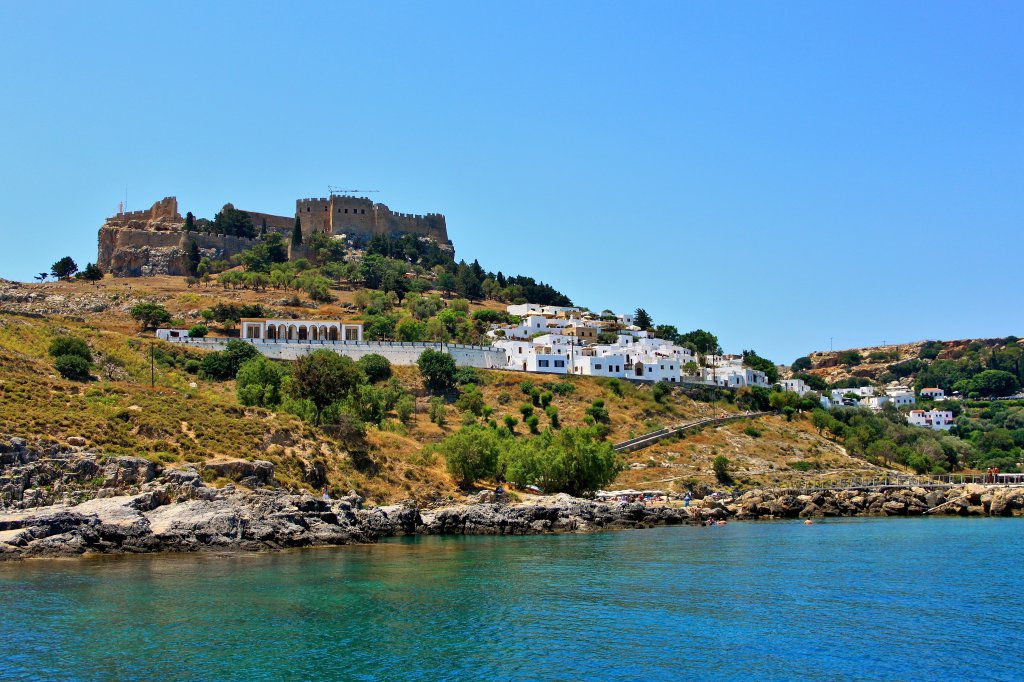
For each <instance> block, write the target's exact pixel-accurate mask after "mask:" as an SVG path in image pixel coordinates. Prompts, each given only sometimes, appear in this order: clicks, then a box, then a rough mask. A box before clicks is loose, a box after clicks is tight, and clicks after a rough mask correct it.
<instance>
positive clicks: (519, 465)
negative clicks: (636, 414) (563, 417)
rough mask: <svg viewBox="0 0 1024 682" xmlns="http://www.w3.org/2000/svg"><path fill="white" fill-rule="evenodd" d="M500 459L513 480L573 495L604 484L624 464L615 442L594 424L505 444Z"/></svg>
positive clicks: (506, 472) (506, 473)
mask: <svg viewBox="0 0 1024 682" xmlns="http://www.w3.org/2000/svg"><path fill="white" fill-rule="evenodd" d="M500 462H501V464H502V465H503V467H504V469H505V476H506V478H507V479H508V480H510V481H515V482H516V483H517V484H519V485H526V484H530V485H537V486H540V487H541V488H542V489H544V490H545V491H547V492H565V493H569V494H570V495H582V494H584V493H587V492H592V491H594V490H598V489H600V488H602V487H604V486H605V485H607V484H608V483H610V482H612V481H613V480H615V477H616V476H617V475H618V474H619V472H621V471H622V469H623V466H624V465H623V461H622V459H621V458H620V457H619V456H618V455H617V454H616V452H615V449H614V448H613V447H612V445H611V444H610V443H607V442H604V441H602V440H601V438H600V436H599V434H598V433H597V431H596V429H593V428H581V429H562V430H561V431H557V432H556V431H550V430H548V431H545V432H544V433H542V434H540V435H539V436H537V437H535V438H529V439H523V440H516V441H514V442H511V443H507V444H502V448H501V455H500Z"/></svg>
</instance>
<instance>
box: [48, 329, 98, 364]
mask: <svg viewBox="0 0 1024 682" xmlns="http://www.w3.org/2000/svg"><path fill="white" fill-rule="evenodd" d="M49 352H50V355H51V356H53V357H55V358H59V357H61V356H65V355H76V356H78V357H80V358H82V359H83V360H85V362H86V364H88V363H90V362H92V351H91V350H90V349H89V344H87V343H86V342H85V341H83V340H82V339H80V338H78V337H76V336H58V337H56V338H55V339H54V340H53V341H51V342H50V350H49Z"/></svg>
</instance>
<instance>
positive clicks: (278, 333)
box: [241, 317, 363, 341]
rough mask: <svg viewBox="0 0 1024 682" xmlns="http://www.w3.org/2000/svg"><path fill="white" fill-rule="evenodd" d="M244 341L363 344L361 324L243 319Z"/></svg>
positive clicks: (339, 321) (331, 321) (338, 321)
mask: <svg viewBox="0 0 1024 682" xmlns="http://www.w3.org/2000/svg"><path fill="white" fill-rule="evenodd" d="M241 323H242V338H243V339H249V340H252V341H362V340H363V323H362V322H342V321H341V320H268V319H263V318H252V317H243V318H242V320H241Z"/></svg>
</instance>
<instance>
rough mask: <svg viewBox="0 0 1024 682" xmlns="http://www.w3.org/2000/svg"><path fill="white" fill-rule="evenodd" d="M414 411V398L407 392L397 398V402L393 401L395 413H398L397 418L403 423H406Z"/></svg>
mask: <svg viewBox="0 0 1024 682" xmlns="http://www.w3.org/2000/svg"><path fill="white" fill-rule="evenodd" d="M415 412H416V399H415V398H413V397H412V396H411V395H409V394H408V393H407V394H405V395H403V396H402V397H401V398H399V399H398V402H397V403H395V413H396V414H398V420H399V421H400V422H402V423H403V424H408V423H409V421H410V420H411V419H412V415H413V413H415Z"/></svg>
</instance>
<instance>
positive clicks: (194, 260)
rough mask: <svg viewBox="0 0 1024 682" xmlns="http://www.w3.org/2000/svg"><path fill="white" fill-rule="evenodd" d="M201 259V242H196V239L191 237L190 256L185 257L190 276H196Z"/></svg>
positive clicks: (186, 269) (189, 244)
mask: <svg viewBox="0 0 1024 682" xmlns="http://www.w3.org/2000/svg"><path fill="white" fill-rule="evenodd" d="M200 260H202V256H201V255H200V254H199V244H196V242H195V240H194V239H190V240H189V242H188V257H187V258H186V259H185V271H186V272H188V274H189V275H190V276H192V277H195V276H196V271H197V270H198V269H199V261H200Z"/></svg>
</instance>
